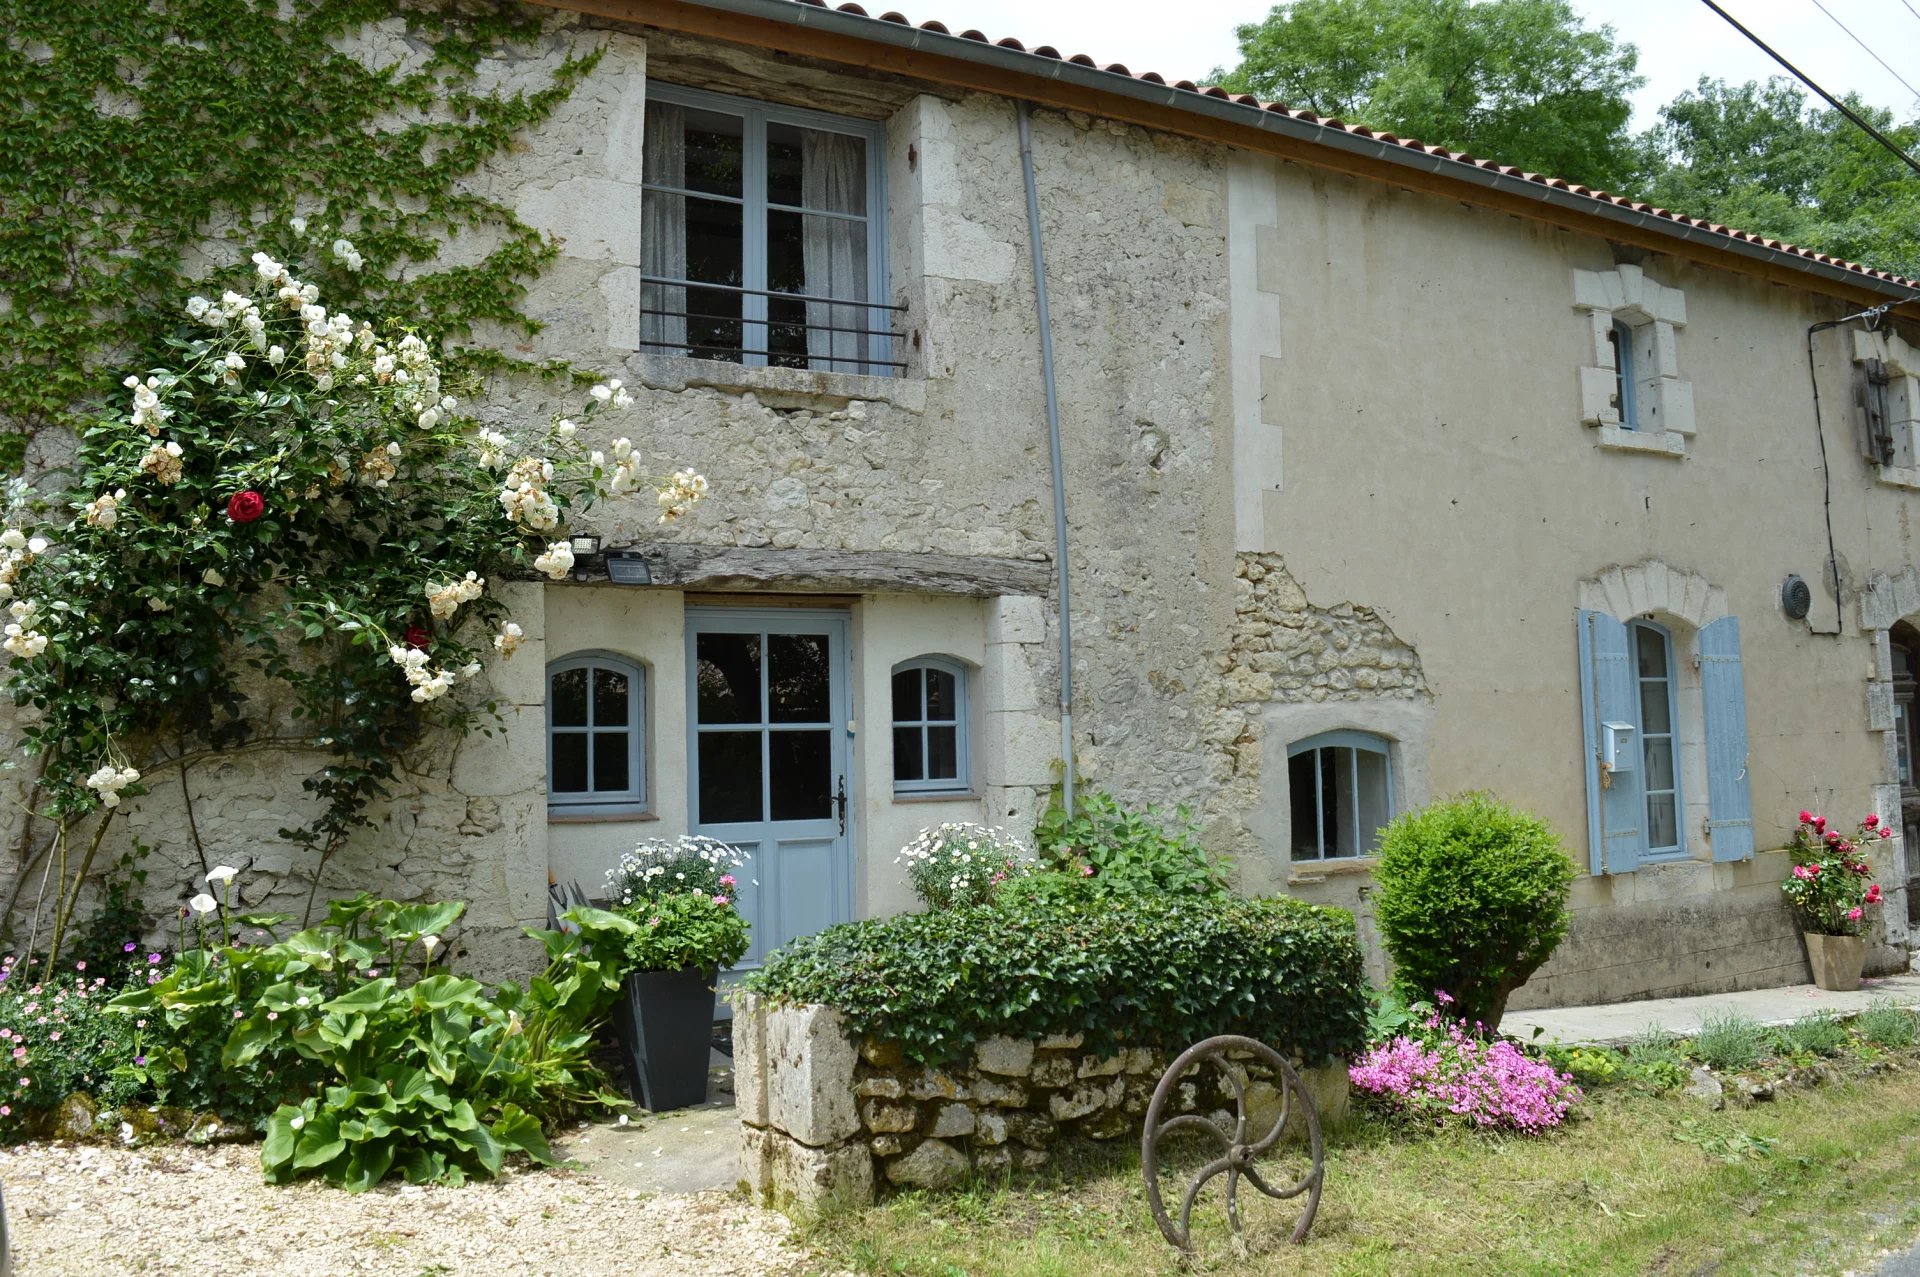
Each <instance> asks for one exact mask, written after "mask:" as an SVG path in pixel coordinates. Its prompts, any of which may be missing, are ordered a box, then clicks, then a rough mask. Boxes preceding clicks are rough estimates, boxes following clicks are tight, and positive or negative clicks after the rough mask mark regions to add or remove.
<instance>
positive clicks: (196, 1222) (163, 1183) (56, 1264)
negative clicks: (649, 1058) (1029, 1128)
mask: <svg viewBox="0 0 1920 1277" xmlns="http://www.w3.org/2000/svg"><path fill="white" fill-rule="evenodd" d="M259 1158H260V1152H259V1148H258V1146H256V1145H234V1146H226V1147H205V1148H199V1147H191V1146H184V1145H169V1146H161V1147H154V1148H146V1149H118V1148H100V1147H92V1146H86V1145H78V1146H76V1145H58V1144H31V1145H22V1146H20V1147H18V1148H14V1149H8V1150H0V1184H4V1185H5V1188H6V1206H7V1217H8V1220H9V1222H10V1224H11V1226H12V1235H13V1246H14V1254H15V1256H16V1258H17V1260H18V1272H19V1274H20V1277H69V1275H71V1277H105V1275H106V1274H119V1273H153V1274H162V1273H179V1274H203V1273H212V1272H240V1273H248V1274H257V1275H258V1277H278V1275H281V1274H285V1275H286V1277H335V1275H336V1274H338V1275H339V1277H348V1275H350V1274H351V1275H354V1277H357V1275H359V1274H381V1275H382V1277H384V1275H386V1274H393V1275H394V1277H443V1275H445V1277H452V1275H455V1274H468V1273H472V1274H482V1273H484V1274H487V1275H488V1277H494V1275H495V1274H499V1275H501V1277H509V1275H512V1277H519V1275H521V1274H527V1275H531V1274H547V1273H553V1274H567V1275H568V1277H593V1275H596V1274H608V1275H609V1277H612V1275H614V1274H619V1275H620V1277H630V1275H633V1274H645V1275H646V1277H801V1275H802V1274H806V1273H810V1272H814V1271H817V1266H816V1265H814V1264H812V1263H810V1262H809V1260H808V1258H807V1256H806V1254H805V1252H804V1251H802V1250H801V1249H799V1248H798V1247H796V1246H794V1245H792V1244H790V1243H789V1242H788V1241H787V1233H788V1224H787V1221H786V1219H785V1218H783V1217H782V1216H780V1215H777V1214H774V1213H772V1212H770V1211H764V1210H760V1209H757V1208H756V1207H753V1206H750V1205H748V1204H747V1203H746V1202H744V1201H743V1200H741V1199H740V1198H738V1197H735V1196H732V1195H730V1194H726V1193H713V1192H708V1193H695V1194H689V1195H685V1196H659V1197H648V1196H646V1195H644V1194H641V1193H637V1192H635V1191H633V1190H631V1189H626V1188H622V1187H620V1186H618V1185H615V1184H610V1183H608V1182H606V1181H604V1180H600V1179H596V1178H592V1177H589V1176H586V1175H582V1174H579V1173H576V1172H572V1171H527V1172H523V1173H517V1174H514V1173H510V1174H508V1175H506V1176H505V1177H504V1178H502V1179H500V1180H498V1181H495V1182H493V1183H489V1184H475V1185H469V1186H467V1187H465V1188H458V1189H449V1188H415V1187H411V1186H407V1185H401V1184H390V1185H384V1186H382V1187H381V1188H379V1189H376V1190H375V1191H373V1192H370V1193H365V1194H362V1195H360V1196H357V1197H354V1196H349V1195H348V1194H346V1193H343V1192H340V1191H338V1190H335V1189H329V1188H326V1187H323V1186H320V1185H316V1184H311V1183H308V1184H297V1185H294V1186H291V1187H288V1188H271V1187H268V1186H266V1185H263V1184H262V1183H261V1182H260V1160H259Z"/></svg>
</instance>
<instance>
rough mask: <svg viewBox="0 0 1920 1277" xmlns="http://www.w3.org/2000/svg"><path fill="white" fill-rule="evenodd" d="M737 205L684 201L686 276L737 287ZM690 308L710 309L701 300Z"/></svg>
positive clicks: (697, 200)
mask: <svg viewBox="0 0 1920 1277" xmlns="http://www.w3.org/2000/svg"><path fill="white" fill-rule="evenodd" d="M741 242H742V241H741V233H740V206H739V205H738V204H721V203H719V202H718V201H715V200H701V199H689V200H688V201H687V274H686V278H688V279H693V280H698V281H700V282H701V283H703V284H732V285H734V286H735V287H738V286H739V285H741V284H742V283H744V282H745V281H744V280H743V279H742V278H741V273H740V272H741V266H740V247H741ZM691 309H694V310H710V309H712V307H711V306H710V305H707V304H706V299H703V301H702V304H701V305H699V306H695V307H692V308H691Z"/></svg>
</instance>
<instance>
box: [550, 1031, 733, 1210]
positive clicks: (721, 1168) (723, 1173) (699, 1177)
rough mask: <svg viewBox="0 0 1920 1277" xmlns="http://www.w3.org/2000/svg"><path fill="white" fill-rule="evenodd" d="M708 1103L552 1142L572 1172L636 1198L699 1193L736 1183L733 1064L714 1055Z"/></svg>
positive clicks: (636, 1115) (638, 1113)
mask: <svg viewBox="0 0 1920 1277" xmlns="http://www.w3.org/2000/svg"><path fill="white" fill-rule="evenodd" d="M713 1061H714V1066H713V1068H712V1069H710V1070H709V1071H708V1074H707V1102H706V1103H705V1104H703V1105H700V1106H699V1107H697V1108H690V1109H677V1110H675V1111H674V1112H671V1113H649V1112H647V1111H646V1110H645V1109H640V1108H636V1109H634V1110H633V1112H632V1113H631V1114H630V1115H629V1116H628V1118H627V1121H626V1122H625V1123H624V1124H622V1123H618V1122H599V1123H596V1124H592V1125H586V1126H582V1127H580V1128H579V1129H578V1130H575V1131H572V1132H569V1133H568V1134H566V1135H563V1136H560V1137H559V1138H558V1139H556V1140H554V1142H553V1151H554V1152H555V1153H556V1154H557V1155H558V1156H559V1157H561V1158H562V1159H563V1160H565V1161H566V1162H567V1164H568V1165H570V1166H572V1167H573V1168H574V1169H575V1170H578V1171H581V1172H583V1173H584V1174H587V1175H592V1176H594V1177H595V1178H596V1179H603V1180H606V1181H607V1182H609V1183H612V1184H618V1185H620V1186H621V1187H623V1188H627V1189H637V1190H639V1191H640V1192H643V1193H699V1192H705V1191H706V1190H708V1189H714V1188H722V1189H728V1190H731V1189H733V1188H734V1187H735V1186H736V1185H737V1184H738V1183H739V1182H740V1112H739V1110H738V1109H737V1108H735V1107H734V1103H733V1061H731V1060H729V1059H728V1058H727V1057H726V1056H724V1055H721V1054H720V1053H719V1052H717V1051H716V1052H715V1053H714V1056H713Z"/></svg>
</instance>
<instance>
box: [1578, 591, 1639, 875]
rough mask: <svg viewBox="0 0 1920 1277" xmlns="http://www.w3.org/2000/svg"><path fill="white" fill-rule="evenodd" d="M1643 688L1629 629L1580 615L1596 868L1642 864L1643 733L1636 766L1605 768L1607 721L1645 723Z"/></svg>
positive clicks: (1590, 840)
mask: <svg viewBox="0 0 1920 1277" xmlns="http://www.w3.org/2000/svg"><path fill="white" fill-rule="evenodd" d="M1638 691H1639V687H1638V684H1637V683H1636V681H1635V679H1634V673H1633V653H1632V648H1631V646H1630V645H1629V644H1628V642H1627V627H1626V625H1625V624H1623V623H1622V622H1620V621H1617V620H1615V619H1614V618H1613V617H1611V616H1608V615H1606V614H1605V613H1604V612H1582V613H1580V711H1581V720H1582V722H1583V723H1584V725H1585V727H1586V740H1587V847H1588V849H1589V854H1590V856H1591V860H1592V870H1593V872H1594V873H1596V874H1600V873H1616V874H1617V873H1632V872H1633V871H1634V870H1635V869H1637V868H1639V867H1640V848H1641V846H1642V845H1643V843H1644V841H1645V840H1644V838H1643V837H1642V834H1641V826H1642V825H1643V823H1644V822H1645V820H1646V814H1647V804H1646V799H1645V798H1644V796H1643V790H1642V784H1643V778H1642V775H1641V768H1640V737H1639V733H1638V731H1636V732H1635V733H1634V735H1633V737H1632V738H1631V740H1630V741H1629V745H1630V752H1631V754H1632V756H1633V765H1632V767H1631V768H1629V769H1628V770H1626V771H1614V772H1611V773H1608V772H1606V771H1605V770H1604V769H1602V767H1601V766H1600V746H1601V724H1602V723H1609V722H1614V723H1634V724H1638V723H1639V721H1640V712H1639V697H1638Z"/></svg>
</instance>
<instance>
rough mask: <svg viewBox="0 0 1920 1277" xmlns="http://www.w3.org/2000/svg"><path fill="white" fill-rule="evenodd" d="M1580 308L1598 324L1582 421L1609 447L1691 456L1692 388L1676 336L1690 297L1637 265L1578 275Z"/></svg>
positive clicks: (1585, 364)
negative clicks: (1683, 371)
mask: <svg viewBox="0 0 1920 1277" xmlns="http://www.w3.org/2000/svg"><path fill="white" fill-rule="evenodd" d="M1573 294H1574V303H1573V304H1574V309H1576V310H1578V311H1580V312H1581V313H1582V314H1584V315H1585V316H1586V317H1587V322H1588V323H1589V324H1591V325H1592V346H1591V350H1592V352H1593V353H1592V354H1591V355H1590V356H1589V357H1587V358H1585V359H1583V360H1582V361H1581V363H1582V367H1581V368H1580V419H1581V420H1582V421H1583V422H1585V423H1586V424H1587V425H1589V426H1592V427H1595V442H1596V443H1598V444H1599V445H1600V446H1601V447H1603V448H1621V449H1627V450H1630V451H1634V452H1652V453H1659V454H1662V455H1665V456H1670V457H1683V456H1685V455H1686V454H1687V447H1688V441H1689V440H1690V439H1691V438H1692V436H1693V432H1694V417H1693V384H1692V383H1691V382H1689V381H1686V380H1683V379H1682V378H1681V376H1680V366H1679V361H1678V357H1677V351H1678V349H1679V345H1678V334H1679V333H1680V332H1681V331H1682V330H1684V329H1685V328H1686V326H1687V305H1686V298H1685V297H1684V296H1683V295H1682V294H1681V292H1680V290H1679V289H1677V288H1668V287H1666V286H1664V285H1662V284H1658V283H1656V282H1654V281H1653V280H1651V279H1648V278H1647V277H1646V273H1645V272H1644V271H1642V270H1641V269H1640V267H1638V266H1634V265H1631V264H1625V263H1623V264H1621V265H1618V266H1616V267H1614V268H1613V269H1612V270H1609V271H1585V270H1577V271H1575V272H1574V273H1573Z"/></svg>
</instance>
